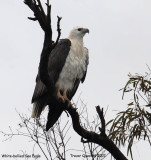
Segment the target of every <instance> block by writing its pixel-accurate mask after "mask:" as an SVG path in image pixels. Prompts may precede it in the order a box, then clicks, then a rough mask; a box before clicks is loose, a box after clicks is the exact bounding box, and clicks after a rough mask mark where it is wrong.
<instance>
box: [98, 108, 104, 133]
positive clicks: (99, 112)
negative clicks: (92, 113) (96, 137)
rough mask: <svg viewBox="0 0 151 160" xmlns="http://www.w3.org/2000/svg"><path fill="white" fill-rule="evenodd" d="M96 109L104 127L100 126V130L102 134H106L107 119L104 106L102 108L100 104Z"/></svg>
mask: <svg viewBox="0 0 151 160" xmlns="http://www.w3.org/2000/svg"><path fill="white" fill-rule="evenodd" d="M96 111H97V113H98V115H99V118H100V120H101V124H102V127H101V128H100V127H99V130H100V132H101V134H102V135H105V119H104V115H103V108H102V109H100V106H97V107H96Z"/></svg>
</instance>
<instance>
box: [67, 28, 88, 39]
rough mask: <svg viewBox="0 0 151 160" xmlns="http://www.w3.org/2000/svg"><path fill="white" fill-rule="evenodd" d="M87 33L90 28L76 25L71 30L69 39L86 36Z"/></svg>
mask: <svg viewBox="0 0 151 160" xmlns="http://www.w3.org/2000/svg"><path fill="white" fill-rule="evenodd" d="M86 33H89V29H87V28H82V27H76V28H74V29H72V30H71V32H70V34H69V39H70V38H71V39H73V38H77V39H81V38H83V37H84V35H85V34H86Z"/></svg>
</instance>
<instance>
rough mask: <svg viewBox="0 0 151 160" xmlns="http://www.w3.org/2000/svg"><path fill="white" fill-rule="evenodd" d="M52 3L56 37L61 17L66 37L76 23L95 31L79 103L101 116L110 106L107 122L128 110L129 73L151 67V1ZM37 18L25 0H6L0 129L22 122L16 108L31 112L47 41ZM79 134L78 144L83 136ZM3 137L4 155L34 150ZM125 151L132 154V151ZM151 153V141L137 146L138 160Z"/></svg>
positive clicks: (0, 149)
mask: <svg viewBox="0 0 151 160" xmlns="http://www.w3.org/2000/svg"><path fill="white" fill-rule="evenodd" d="M43 2H45V0H43ZM51 3H52V28H53V37H54V39H55V38H56V36H57V32H56V20H57V15H58V16H61V17H63V18H62V20H61V28H62V35H61V38H66V37H68V34H69V32H70V30H71V29H72V28H73V27H76V26H82V27H87V28H89V30H90V34H89V35H86V36H85V38H84V43H85V46H86V47H87V48H88V49H89V56H90V64H89V67H88V74H87V77H86V80H85V82H84V84H82V85H81V86H80V88H79V89H78V92H77V93H76V96H75V98H74V101H76V100H77V97H78V96H79V95H80V94H81V98H82V99H83V100H84V101H85V103H87V108H88V111H89V113H91V114H92V116H95V115H96V112H95V106H96V105H100V106H101V107H104V108H105V109H107V107H108V111H107V115H106V120H107V121H108V120H110V119H111V118H114V117H115V115H116V111H115V110H124V109H126V106H127V104H128V102H129V98H127V97H125V100H124V101H123V100H122V98H121V97H122V92H120V91H119V89H121V88H122V87H123V86H124V85H125V83H126V81H127V80H128V77H127V75H128V73H129V72H131V73H132V74H134V73H145V71H147V67H146V64H148V65H149V66H151V63H150V59H151V44H150V43H151V1H149V0H51ZM32 16H33V13H32V12H31V11H30V9H29V8H28V7H27V6H26V5H25V4H24V3H23V0H1V1H0V21H1V24H0V44H1V46H0V75H1V78H0V82H1V83H0V97H1V101H0V106H1V108H2V109H1V112H0V124H1V129H0V130H3V131H8V127H9V126H12V127H14V128H15V126H16V125H17V124H18V123H19V117H18V115H17V113H16V111H15V108H16V109H17V110H18V111H19V112H20V113H25V114H27V115H28V116H30V112H29V110H31V108H32V104H31V97H32V94H33V90H34V87H35V77H36V74H37V69H38V64H39V59H40V53H41V49H42V45H43V31H42V30H41V28H40V26H39V24H38V23H37V22H33V21H30V20H28V19H27V17H32ZM91 114H90V117H91ZM71 129H72V128H71ZM73 134H74V140H73V141H74V142H75V146H78V144H79V143H80V137H79V136H77V135H76V133H73ZM75 137H76V138H75ZM3 139H4V137H2V136H1V135H0V156H1V154H4V153H5V154H9V153H15V154H16V153H18V152H20V150H24V151H27V152H29V148H28V147H27V146H28V145H30V143H28V142H25V140H24V139H23V138H15V139H14V140H12V141H9V142H3V143H1V141H2V140H3ZM77 142H78V144H77ZM121 148H124V147H121ZM122 151H123V153H124V154H125V155H126V149H122ZM29 154H30V153H29ZM150 157H151V151H150V146H149V144H148V143H147V142H146V143H144V142H143V143H142V142H141V143H138V144H136V145H135V146H134V160H135V159H137V160H144V159H145V160H150Z"/></svg>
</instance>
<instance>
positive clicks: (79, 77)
mask: <svg viewBox="0 0 151 160" xmlns="http://www.w3.org/2000/svg"><path fill="white" fill-rule="evenodd" d="M86 33H89V30H88V29H87V28H82V27H76V28H74V29H73V30H72V31H71V32H70V34H69V37H68V38H67V39H61V40H59V42H58V44H57V45H56V47H55V48H54V49H53V50H52V52H51V53H50V56H49V60H48V74H49V77H50V78H51V79H52V80H53V82H54V84H55V90H56V91H55V94H56V95H57V96H58V97H59V98H60V99H62V101H63V102H65V101H66V100H67V101H68V102H69V103H71V102H70V100H71V99H72V97H73V96H74V94H75V92H76V91H77V88H78V86H79V84H80V82H82V83H83V82H84V80H85V76H86V73H87V67H88V63H89V55H88V49H87V48H86V47H84V43H83V37H84V35H85V34H86ZM49 98H50V97H49V94H48V91H47V88H46V86H45V85H44V84H43V83H42V81H41V80H40V78H39V76H37V79H36V87H35V90H34V94H33V97H32V103H33V110H32V118H39V117H40V114H41V112H42V111H43V109H44V108H45V106H47V105H49V104H50V102H49ZM62 112H63V109H62V108H61V107H60V108H57V107H55V106H51V105H49V113H48V121H47V125H46V130H49V128H50V127H52V126H53V124H54V123H55V122H56V121H57V119H58V118H59V117H60V115H61V113H62Z"/></svg>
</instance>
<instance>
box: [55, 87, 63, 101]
mask: <svg viewBox="0 0 151 160" xmlns="http://www.w3.org/2000/svg"><path fill="white" fill-rule="evenodd" d="M57 97H58V99H61V100H62V101H63V102H65V99H64V97H63V96H62V95H61V93H60V89H58V90H57Z"/></svg>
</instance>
